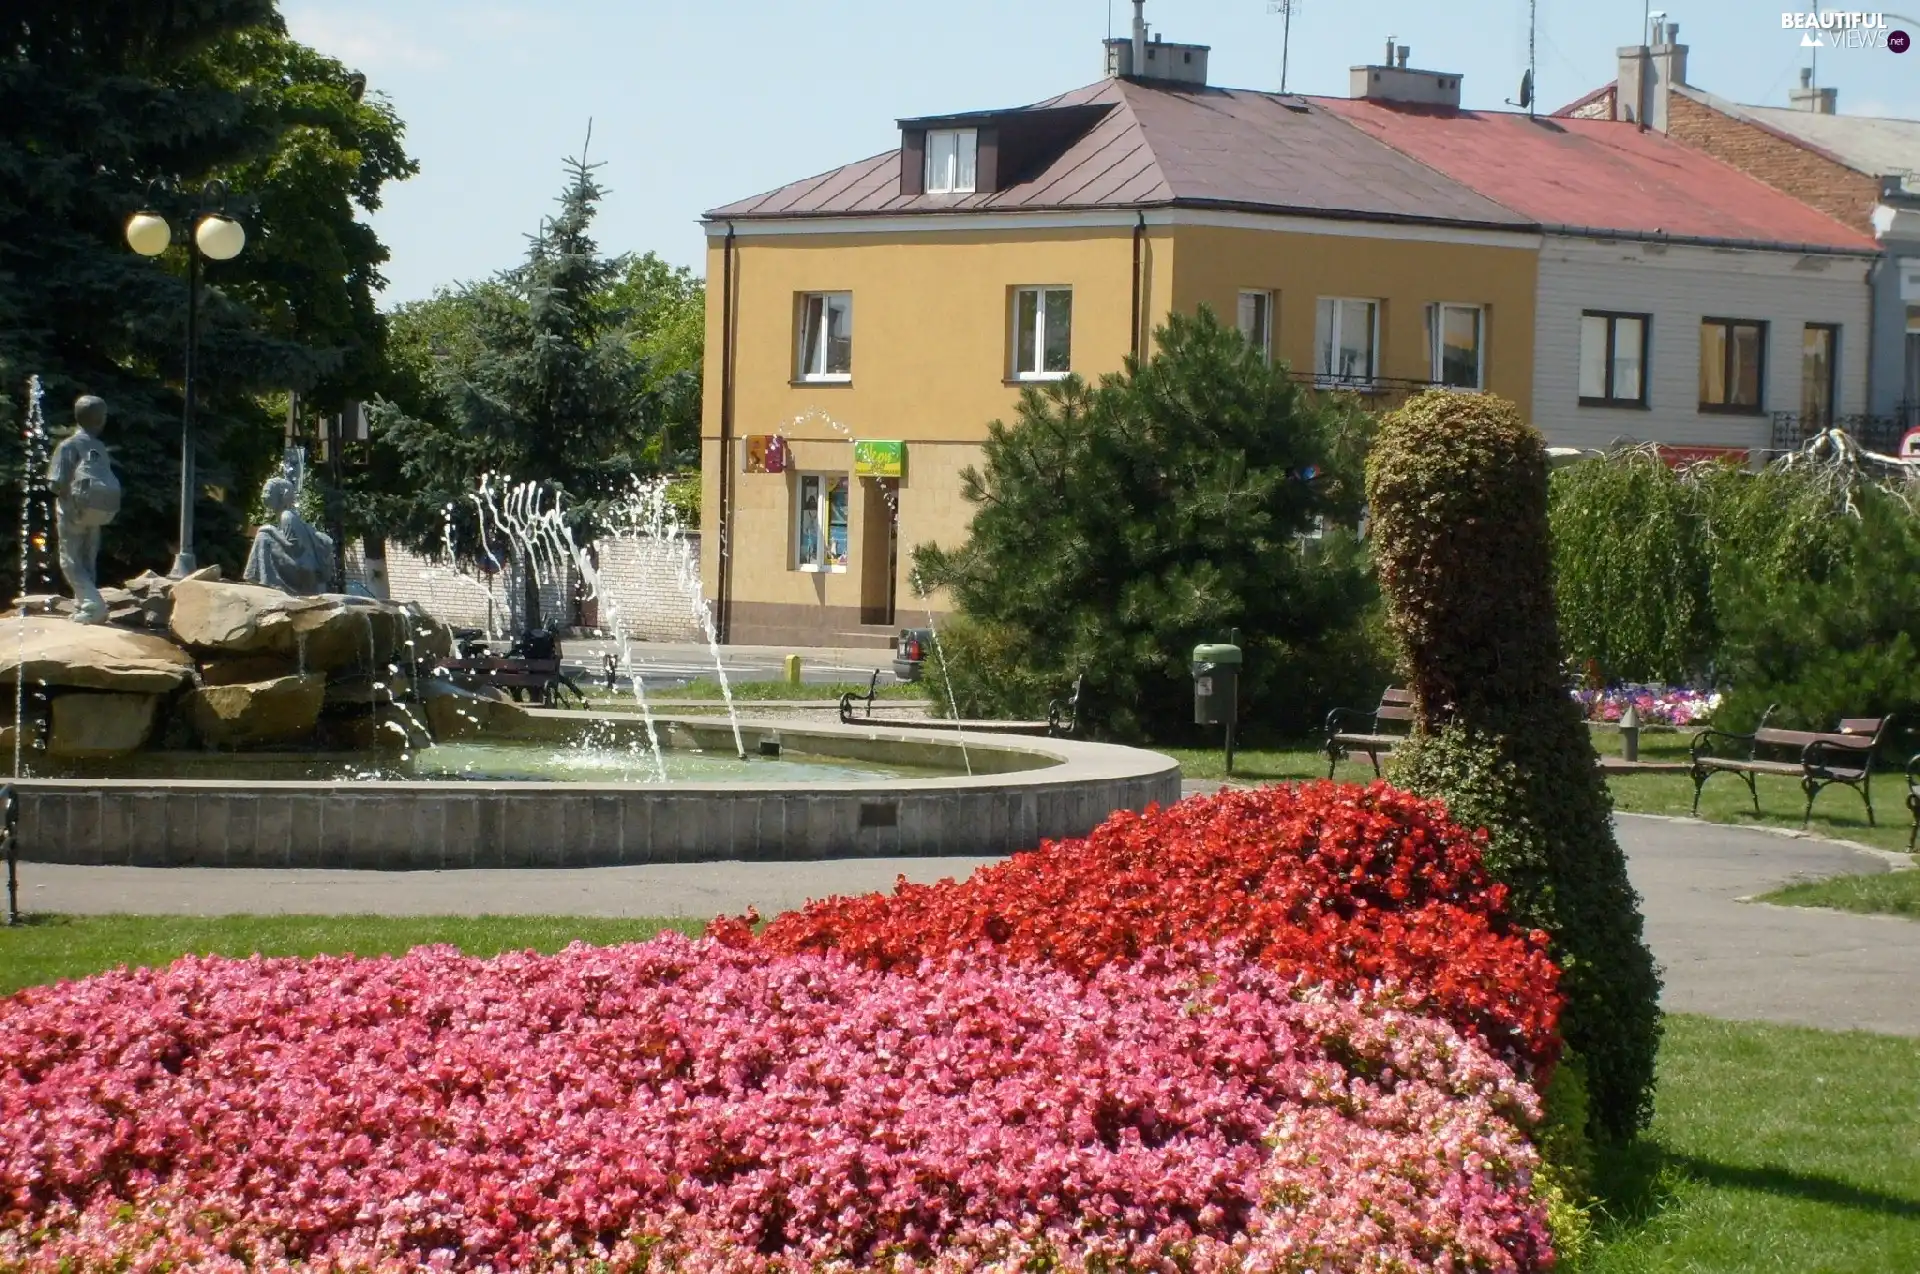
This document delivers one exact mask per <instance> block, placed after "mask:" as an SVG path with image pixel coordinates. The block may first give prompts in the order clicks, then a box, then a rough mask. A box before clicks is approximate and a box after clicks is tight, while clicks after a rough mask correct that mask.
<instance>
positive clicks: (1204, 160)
mask: <svg viewBox="0 0 1920 1274" xmlns="http://www.w3.org/2000/svg"><path fill="white" fill-rule="evenodd" d="M1080 104H1089V105H1091V104H1107V105H1109V106H1110V107H1111V109H1110V110H1109V111H1108V112H1107V113H1106V114H1105V115H1104V116H1103V117H1101V118H1100V119H1099V121H1098V122H1097V123H1095V124H1094V125H1093V127H1092V128H1091V129H1090V130H1089V131H1088V132H1087V133H1086V134H1085V135H1084V136H1082V137H1080V138H1079V140H1077V141H1075V142H1074V143H1073V144H1072V145H1071V146H1069V147H1068V148H1067V150H1066V152H1065V153H1064V154H1062V155H1061V156H1060V157H1059V158H1058V159H1056V160H1054V162H1052V163H1051V164H1049V165H1047V166H1046V167H1045V168H1044V169H1043V170H1042V171H1040V172H1038V173H1036V174H1034V175H1033V176H1031V177H1028V178H1027V179H1025V180H1022V181H1019V182H1016V183H1015V184H1013V185H1010V186H1008V187H1006V188H1005V189H1002V190H997V191H994V192H991V193H988V194H974V195H902V194H901V193H900V152H899V151H898V150H891V151H888V152H887V153H886V154H884V155H876V156H874V157H873V158H871V159H863V160H861V161H859V162H858V163H853V164H848V165H846V166H845V167H843V168H836V169H834V170H833V171H832V172H828V173H823V174H821V175H820V176H817V177H810V178H808V179H806V180H804V181H797V182H794V183H792V184H791V185H787V186H782V187H781V188H780V189H778V190H774V191H770V192H768V193H767V194H764V195H758V196H756V197H754V198H751V199H743V200H740V201H739V202H737V203H732V204H728V205H727V206H725V207H723V208H716V209H714V210H713V211H712V212H709V213H708V214H707V216H708V217H709V218H710V219H712V220H736V219H746V218H755V217H806V216H849V215H872V214H902V213H940V212H983V211H1038V210H1043V209H1046V210H1052V209H1087V208H1146V207H1156V206H1164V205H1167V204H1185V205H1199V206H1207V207H1218V208H1244V209H1249V210H1254V211H1261V212H1295V213H1301V214H1305V215H1309V216H1331V217H1343V218H1353V219H1360V220H1376V221H1412V222H1429V223H1435V222H1443V223H1452V224H1469V225H1479V226H1486V227H1495V228H1509V229H1525V228H1526V227H1527V225H1528V224H1529V222H1528V219H1527V218H1525V217H1522V216H1521V215H1520V214H1518V213H1515V212H1513V211H1512V210H1510V209H1508V208H1505V207H1503V206H1501V205H1500V204H1498V203H1496V202H1494V201H1493V200H1491V199H1488V198H1486V197H1485V196H1483V195H1480V194H1477V193H1475V192H1474V191H1472V190H1470V189H1468V188H1467V187H1465V186H1463V185H1461V184H1460V183H1458V182H1456V181H1453V180H1450V179H1449V178H1447V177H1445V176H1442V175H1441V174H1440V173H1438V172H1436V171H1434V170H1433V169H1431V168H1429V167H1427V166H1426V165H1424V164H1422V163H1419V162H1417V161H1415V160H1413V159H1411V158H1409V157H1407V156H1405V155H1402V154H1400V153H1399V152H1398V151H1395V150H1393V149H1392V148H1390V147H1387V146H1383V145H1381V144H1380V143H1378V142H1377V141H1375V140H1373V139H1372V138H1370V137H1368V136H1367V135H1366V134H1365V133H1364V132H1362V131H1361V130H1359V129H1356V128H1353V127H1352V126H1350V125H1349V124H1347V123H1346V122H1345V121H1344V120H1342V119H1341V118H1340V117H1339V116H1338V115H1336V114H1334V113H1332V112H1330V111H1328V110H1327V109H1326V108H1325V107H1324V106H1322V105H1319V104H1317V103H1311V102H1307V101H1305V100H1303V99H1301V98H1298V97H1282V96H1280V95H1278V94H1274V93H1256V92H1249V91H1246V90H1241V89H1219V88H1191V87H1172V86H1165V85H1146V84H1137V83H1133V82H1130V81H1127V80H1113V79H1110V80H1103V81H1101V82H1100V83H1098V84H1093V85H1089V86H1088V87H1086V88H1082V89H1076V90H1075V91H1073V92H1071V93H1066V94H1062V95H1061V96H1060V97H1057V98H1053V99H1051V100H1049V101H1046V102H1040V103H1037V104H1036V105H1035V106H1033V107H1029V108H1026V109H1029V110H1041V109H1045V108H1048V107H1055V106H1068V105H1080Z"/></svg>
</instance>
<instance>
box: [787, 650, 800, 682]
mask: <svg viewBox="0 0 1920 1274" xmlns="http://www.w3.org/2000/svg"><path fill="white" fill-rule="evenodd" d="M787 684H788V685H790V686H797V685H799V684H800V656H798V655H788V656H787Z"/></svg>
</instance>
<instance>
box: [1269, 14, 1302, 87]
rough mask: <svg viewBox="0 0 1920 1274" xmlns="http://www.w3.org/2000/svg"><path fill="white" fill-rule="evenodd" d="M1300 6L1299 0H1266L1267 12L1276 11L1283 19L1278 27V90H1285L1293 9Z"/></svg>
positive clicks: (1291, 40)
mask: <svg viewBox="0 0 1920 1274" xmlns="http://www.w3.org/2000/svg"><path fill="white" fill-rule="evenodd" d="M1299 7H1300V0H1267V12H1268V13H1277V14H1279V15H1280V16H1281V18H1282V19H1283V21H1282V24H1281V27H1280V91H1281V92H1282V93H1285V92H1286V91H1287V49H1288V46H1289V45H1291V44H1292V43H1293V11H1294V10H1295V9H1298V8H1299Z"/></svg>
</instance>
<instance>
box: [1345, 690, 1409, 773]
mask: <svg viewBox="0 0 1920 1274" xmlns="http://www.w3.org/2000/svg"><path fill="white" fill-rule="evenodd" d="M1366 723H1370V724H1366ZM1389 723H1392V725H1391V727H1389ZM1363 724H1364V725H1365V728H1361V727H1362V726H1363ZM1349 727H1352V728H1349ZM1412 728H1413V691H1411V690H1402V689H1401V688H1400V687H1398V686H1388V687H1387V688H1386V689H1385V690H1384V691H1382V692H1381V694H1380V706H1379V707H1377V708H1375V709H1374V710H1373V711H1372V712H1371V713H1369V712H1368V711H1367V710H1366V709H1365V708H1335V709H1334V710H1333V711H1332V712H1329V713H1328V714H1327V777H1328V778H1332V777H1333V771H1334V769H1335V767H1336V766H1338V765H1339V764H1340V759H1341V758H1342V757H1344V756H1347V755H1348V754H1350V753H1353V752H1364V753H1366V754H1367V759H1368V760H1369V761H1372V762H1373V773H1374V777H1376V778H1378V777H1379V775H1380V758H1381V757H1382V756H1384V755H1385V754H1386V753H1389V752H1391V751H1393V749H1394V748H1395V747H1396V746H1398V745H1399V744H1402V743H1405V742H1406V741H1407V732H1408V731H1410V730H1411V729H1412Z"/></svg>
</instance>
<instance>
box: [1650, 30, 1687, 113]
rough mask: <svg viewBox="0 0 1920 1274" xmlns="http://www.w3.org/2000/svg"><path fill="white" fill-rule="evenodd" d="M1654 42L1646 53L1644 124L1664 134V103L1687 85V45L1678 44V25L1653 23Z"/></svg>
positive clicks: (1665, 108)
mask: <svg viewBox="0 0 1920 1274" xmlns="http://www.w3.org/2000/svg"><path fill="white" fill-rule="evenodd" d="M1655 32H1656V34H1657V36H1658V41H1659V42H1658V43H1656V44H1655V45H1654V46H1653V47H1652V48H1651V49H1648V50H1647V67H1648V75H1647V78H1646V81H1645V83H1646V90H1647V123H1648V124H1649V125H1651V126H1652V127H1654V128H1657V129H1659V130H1660V131H1661V132H1663V133H1664V132H1666V131H1667V101H1668V98H1669V96H1670V95H1671V94H1672V92H1673V89H1674V87H1675V86H1676V85H1680V84H1685V83H1686V82H1687V46H1686V45H1684V44H1682V43H1680V24H1679V23H1678V22H1668V23H1664V24H1656V25H1655Z"/></svg>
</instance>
